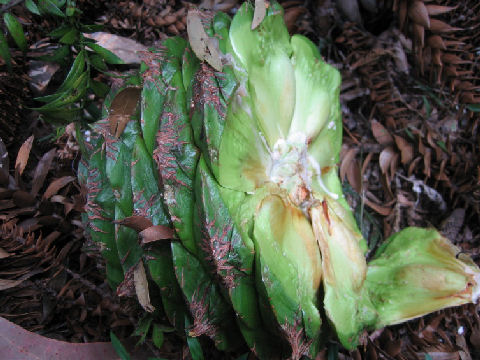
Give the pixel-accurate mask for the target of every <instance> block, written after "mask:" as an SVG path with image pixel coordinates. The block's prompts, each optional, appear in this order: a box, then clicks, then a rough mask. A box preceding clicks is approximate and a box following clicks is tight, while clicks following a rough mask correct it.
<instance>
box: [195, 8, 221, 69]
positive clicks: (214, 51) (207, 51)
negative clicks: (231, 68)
mask: <svg viewBox="0 0 480 360" xmlns="http://www.w3.org/2000/svg"><path fill="white" fill-rule="evenodd" d="M200 14H201V13H200V12H199V11H198V10H190V11H189V12H188V14H187V33H188V39H189V41H190V45H191V46H192V50H193V52H194V53H195V55H197V56H198V58H199V59H201V60H203V61H206V62H207V63H209V64H210V65H211V66H212V67H213V68H214V69H215V70H217V71H222V68H223V64H222V59H221V53H220V50H219V49H218V41H216V39H212V38H210V37H209V36H208V35H207V33H206V32H205V29H204V28H203V24H202V20H201V15H200Z"/></svg>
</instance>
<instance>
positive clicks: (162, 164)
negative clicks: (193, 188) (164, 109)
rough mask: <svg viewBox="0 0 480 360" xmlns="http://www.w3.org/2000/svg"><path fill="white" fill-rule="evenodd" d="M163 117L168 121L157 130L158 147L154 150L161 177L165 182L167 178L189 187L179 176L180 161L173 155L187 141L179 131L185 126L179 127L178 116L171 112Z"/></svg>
mask: <svg viewBox="0 0 480 360" xmlns="http://www.w3.org/2000/svg"><path fill="white" fill-rule="evenodd" d="M162 117H166V121H163V123H162V124H161V126H160V129H159V130H158V132H157V147H156V149H155V150H154V151H153V158H154V159H155V162H156V163H157V166H158V169H159V172H160V177H161V178H162V180H163V181H164V183H165V180H168V181H169V182H175V183H177V184H180V185H183V186H185V187H188V185H187V184H186V183H184V182H183V181H181V180H179V179H178V178H177V176H176V170H177V169H178V163H177V159H176V157H175V156H174V155H172V153H173V150H174V149H175V148H177V147H179V146H181V145H184V144H185V143H186V142H185V141H179V139H178V137H179V133H180V131H182V129H183V128H184V126H182V127H181V128H178V126H177V124H176V121H177V120H178V116H176V115H175V114H173V113H171V112H168V113H164V114H163V115H162Z"/></svg>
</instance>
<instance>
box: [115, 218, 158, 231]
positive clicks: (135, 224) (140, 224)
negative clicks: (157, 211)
mask: <svg viewBox="0 0 480 360" xmlns="http://www.w3.org/2000/svg"><path fill="white" fill-rule="evenodd" d="M114 223H115V224H119V225H123V226H126V227H129V228H131V229H133V230H135V231H137V232H141V231H143V230H145V229H147V228H149V227H152V226H153V223H152V222H151V221H150V220H149V219H148V218H146V217H144V216H138V215H133V216H129V217H126V218H124V219H121V220H116V221H114Z"/></svg>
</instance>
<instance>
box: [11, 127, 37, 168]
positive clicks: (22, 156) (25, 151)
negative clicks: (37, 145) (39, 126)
mask: <svg viewBox="0 0 480 360" xmlns="http://www.w3.org/2000/svg"><path fill="white" fill-rule="evenodd" d="M33 139H34V137H33V135H32V136H30V137H29V138H28V139H27V140H25V142H24V143H23V144H22V146H21V147H20V150H19V151H18V155H17V160H16V161H15V171H16V172H17V173H18V174H19V175H22V174H23V171H24V170H25V166H27V162H28V158H29V157H30V150H31V149H32V144H33Z"/></svg>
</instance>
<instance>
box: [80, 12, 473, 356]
mask: <svg viewBox="0 0 480 360" xmlns="http://www.w3.org/2000/svg"><path fill="white" fill-rule="evenodd" d="M253 13H254V10H253V7H252V6H251V5H249V4H248V3H245V4H244V5H242V6H241V7H240V9H239V10H238V12H237V14H236V15H235V17H234V18H233V19H232V20H230V18H229V17H228V16H227V15H225V14H221V13H220V14H217V15H215V17H214V18H213V19H211V20H206V18H204V19H203V20H202V21H203V24H204V26H205V32H206V34H207V36H208V37H210V38H211V39H210V40H212V39H214V40H213V41H209V42H208V43H209V44H212V43H213V44H215V43H216V44H218V50H219V51H220V53H221V54H222V55H221V59H220V60H221V63H222V71H221V72H218V71H216V70H214V69H213V68H212V67H211V66H210V65H208V64H207V63H206V62H202V61H201V60H199V59H198V58H197V57H196V56H195V54H194V52H193V51H192V49H191V48H190V46H189V44H188V43H187V42H186V41H185V40H182V39H178V38H175V39H168V40H167V41H165V42H164V43H163V47H162V48H160V49H159V50H157V51H153V52H149V53H147V54H145V57H144V64H143V66H142V70H141V74H140V75H141V80H142V89H141V95H140V99H141V100H140V106H139V107H138V108H137V110H136V111H134V112H133V113H132V114H129V116H130V121H129V122H128V123H127V124H126V127H125V129H124V130H123V131H121V132H120V134H116V135H117V136H115V135H113V134H112V131H111V129H110V126H109V124H108V116H109V112H107V113H105V118H104V120H102V121H100V122H98V123H97V124H94V125H93V126H92V127H91V131H92V132H93V134H92V136H91V139H90V141H86V140H85V142H86V145H85V149H86V151H85V154H84V159H85V160H86V164H84V165H82V167H81V168H80V169H79V177H80V178H81V179H82V181H83V183H85V184H86V186H87V187H89V188H90V192H89V195H88V199H87V200H88V202H87V215H88V216H87V217H88V221H89V224H90V229H91V235H92V238H93V239H94V240H96V241H98V242H100V243H101V244H102V246H103V254H104V256H105V258H106V260H107V276H108V280H109V282H110V284H111V285H112V286H113V287H116V286H117V285H119V284H120V283H121V282H122V281H123V280H124V274H128V273H129V272H130V271H131V269H133V268H134V267H135V266H137V264H139V262H140V261H142V262H143V263H145V264H146V265H147V269H148V271H149V275H150V278H151V280H152V283H151V284H150V285H149V286H157V287H158V291H157V292H155V293H160V295H161V302H160V301H158V299H154V300H157V301H154V303H155V306H158V304H161V305H162V306H163V310H164V313H165V315H166V317H167V318H168V320H169V321H170V323H171V324H172V325H174V326H175V327H176V328H177V329H178V330H179V331H183V330H184V331H185V332H186V334H187V337H188V339H189V340H190V342H192V337H200V336H207V337H209V338H210V339H211V340H212V341H213V342H214V343H215V345H216V347H217V348H218V349H220V350H222V351H233V350H236V349H239V348H241V347H242V346H244V345H245V344H246V345H247V346H248V347H249V348H250V349H252V351H254V352H255V353H256V354H257V356H258V357H259V358H260V359H283V358H292V359H301V358H302V357H304V356H306V357H309V358H315V357H316V355H317V354H318V352H319V351H320V349H321V348H322V346H323V344H324V343H325V341H326V340H327V334H328V332H326V331H324V328H325V327H326V326H328V325H330V326H331V328H333V330H334V332H335V334H336V335H337V337H338V339H339V340H340V342H341V343H342V344H343V345H344V346H345V347H346V348H349V349H352V348H354V347H355V346H356V345H357V344H358V338H359V335H360V333H361V332H362V331H364V329H366V328H367V329H369V328H375V327H381V326H384V325H388V324H392V323H397V322H401V321H405V320H408V319H409V318H413V317H416V316H421V315H423V314H425V313H428V312H430V311H435V310H436V309H439V308H441V307H445V306H452V305H456V304H461V303H465V302H469V301H476V297H477V296H478V290H477V289H478V285H477V280H478V273H479V272H480V271H479V269H478V267H476V266H475V264H474V263H473V262H471V260H469V259H468V258H467V257H465V258H464V257H463V255H461V256H460V257H459V259H456V258H455V255H456V249H455V248H454V247H453V246H452V245H451V244H450V243H449V242H448V241H447V240H446V239H443V238H441V237H439V236H438V234H437V233H434V232H428V231H426V232H425V231H424V230H421V229H416V230H408V231H407V230H406V231H405V232H401V233H400V234H398V236H397V237H393V238H392V239H391V240H389V241H388V242H387V245H386V246H385V247H383V248H382V249H381V250H380V251H379V253H378V254H377V256H376V258H375V259H374V260H373V261H372V262H371V263H370V264H369V265H368V266H367V263H366V259H365V256H364V253H365V251H366V248H367V247H366V242H365V239H364V238H363V237H362V235H361V234H360V231H359V230H358V228H357V225H356V223H355V220H354V217H353V215H352V213H351V210H350V209H349V206H348V204H347V203H346V201H345V198H344V197H343V194H342V187H341V183H340V180H339V177H338V174H337V173H338V168H337V163H338V161H339V152H340V147H341V139H342V121H341V114H340V102H339V92H340V75H339V73H338V71H337V70H336V69H334V68H333V67H331V66H330V65H328V64H326V63H325V62H324V61H323V59H322V58H321V56H320V54H319V52H318V49H317V48H316V46H314V45H313V44H312V43H311V42H310V41H309V40H308V39H306V38H305V37H302V36H298V35H295V36H292V37H290V35H289V34H288V31H287V29H286V26H285V24H284V22H283V12H282V9H281V8H280V7H279V5H278V4H275V3H273V4H271V6H269V7H268V9H267V12H266V16H265V18H264V19H263V21H262V22H261V23H260V25H259V26H258V27H257V28H256V29H254V30H252V21H253V16H254V15H253ZM137 80H138V78H137ZM137 80H135V79H134V78H132V79H131V80H129V82H127V84H128V85H127V84H126V85H123V87H122V88H121V89H124V88H125V87H127V86H138V81H137ZM121 89H119V90H116V91H113V92H112V95H111V96H110V97H109V98H108V99H107V100H106V102H105V104H106V106H107V108H109V107H111V106H112V103H113V99H114V98H115V96H116V94H117V93H118V92H119V91H120V90H121ZM132 93H139V91H136V90H135V91H132ZM132 216H133V217H134V218H135V219H137V220H138V219H143V220H142V223H143V224H151V225H163V226H169V227H171V228H172V229H173V230H174V235H173V239H169V240H161V241H162V242H161V243H158V242H153V243H149V244H144V243H142V242H141V241H140V239H139V237H138V234H137V231H139V230H142V229H143V228H138V226H137V227H136V228H135V227H134V228H135V230H134V229H132V228H129V227H126V226H125V225H126V224H127V223H128V221H127V220H128V219H127V220H126V218H130V217H132ZM144 220H145V221H146V222H145V221H144ZM137 225H138V224H137ZM145 226H148V225H145ZM422 231H424V232H422ZM407 235H408V236H407ZM406 239H407V240H406ZM425 239H426V240H425ZM412 253H414V254H415V256H416V258H415V260H412V258H411V256H410V255H411V254H412ZM431 278H433V279H434V280H432V281H428V280H429V279H431ZM123 282H125V281H123ZM469 284H470V285H469ZM122 285H124V284H122ZM417 292H418V293H419V294H422V296H423V298H424V299H425V304H423V305H422V307H419V308H418V309H417V310H418V311H416V312H415V311H414V310H412V309H414V306H413V304H412V303H411V302H410V299H411V298H412V297H413V296H412V294H413V293H417ZM440 295H442V296H444V297H442V299H441V300H439V299H438V296H440ZM321 314H325V317H326V318H325V319H322V316H321Z"/></svg>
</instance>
